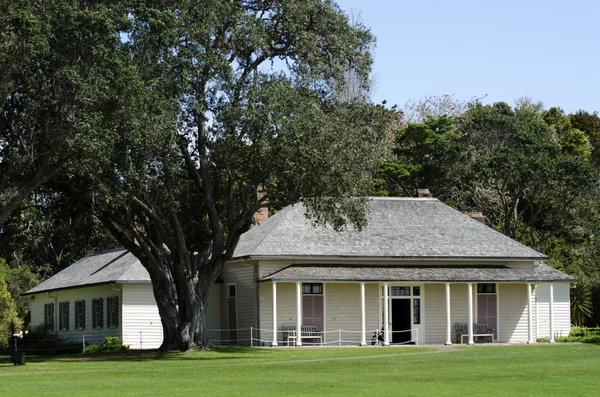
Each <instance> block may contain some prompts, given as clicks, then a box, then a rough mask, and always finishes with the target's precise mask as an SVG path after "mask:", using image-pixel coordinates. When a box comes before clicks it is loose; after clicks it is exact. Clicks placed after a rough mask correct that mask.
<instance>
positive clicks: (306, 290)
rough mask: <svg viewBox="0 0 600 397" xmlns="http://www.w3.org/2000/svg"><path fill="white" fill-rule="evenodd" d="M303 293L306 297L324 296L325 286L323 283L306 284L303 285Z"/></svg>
mask: <svg viewBox="0 0 600 397" xmlns="http://www.w3.org/2000/svg"><path fill="white" fill-rule="evenodd" d="M302 293H303V294H305V295H309V294H318V295H320V294H322V293H323V284H321V283H304V284H302Z"/></svg>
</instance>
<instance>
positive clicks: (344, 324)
mask: <svg viewBox="0 0 600 397" xmlns="http://www.w3.org/2000/svg"><path fill="white" fill-rule="evenodd" d="M324 289H325V332H326V333H325V340H324V343H331V341H337V340H339V339H340V332H339V330H340V329H341V330H342V335H341V339H342V345H353V346H357V345H359V344H360V332H361V327H362V325H361V308H360V283H327V284H325V286H324ZM378 290H379V288H378V284H376V283H367V284H365V308H366V328H367V336H366V339H367V343H369V342H370V341H371V337H372V336H373V333H374V332H375V330H376V329H377V328H379V327H380V325H379V307H378V302H379V297H378V293H377V292H378ZM344 331H349V332H344Z"/></svg>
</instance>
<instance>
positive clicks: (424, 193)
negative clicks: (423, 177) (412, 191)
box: [417, 189, 433, 197]
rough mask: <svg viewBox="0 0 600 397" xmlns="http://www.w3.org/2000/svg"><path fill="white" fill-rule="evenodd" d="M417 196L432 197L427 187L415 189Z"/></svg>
mask: <svg viewBox="0 0 600 397" xmlns="http://www.w3.org/2000/svg"><path fill="white" fill-rule="evenodd" d="M417 197H433V195H432V194H431V192H430V191H429V189H417Z"/></svg>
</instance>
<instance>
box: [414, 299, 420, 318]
mask: <svg viewBox="0 0 600 397" xmlns="http://www.w3.org/2000/svg"><path fill="white" fill-rule="evenodd" d="M413 322H414V323H415V324H421V299H413Z"/></svg>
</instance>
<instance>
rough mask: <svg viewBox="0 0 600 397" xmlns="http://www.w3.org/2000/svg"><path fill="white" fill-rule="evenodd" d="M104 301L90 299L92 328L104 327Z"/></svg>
mask: <svg viewBox="0 0 600 397" xmlns="http://www.w3.org/2000/svg"><path fill="white" fill-rule="evenodd" d="M103 320H104V301H103V300H102V298H98V299H92V328H102V327H103V326H104V321H103Z"/></svg>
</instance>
